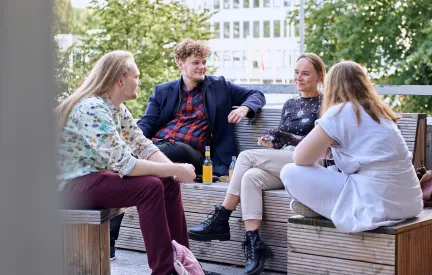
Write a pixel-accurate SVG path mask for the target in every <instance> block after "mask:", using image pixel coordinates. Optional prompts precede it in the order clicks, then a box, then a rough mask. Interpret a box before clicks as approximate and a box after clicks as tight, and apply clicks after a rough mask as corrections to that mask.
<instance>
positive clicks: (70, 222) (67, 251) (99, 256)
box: [58, 208, 127, 275]
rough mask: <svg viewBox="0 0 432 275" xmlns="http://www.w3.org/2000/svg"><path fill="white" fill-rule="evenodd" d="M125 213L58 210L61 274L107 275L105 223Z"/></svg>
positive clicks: (119, 210) (112, 210)
mask: <svg viewBox="0 0 432 275" xmlns="http://www.w3.org/2000/svg"><path fill="white" fill-rule="evenodd" d="M126 209H127V208H119V209H117V208H111V209H101V210H75V209H63V210H58V215H59V218H60V221H61V223H62V224H63V225H62V226H63V261H64V265H63V274H65V275H75V274H83V275H106V274H110V255H109V253H110V252H109V249H110V244H109V220H110V219H111V218H114V217H116V216H118V215H120V214H122V213H124V212H125V211H126Z"/></svg>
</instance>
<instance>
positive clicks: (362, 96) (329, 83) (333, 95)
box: [321, 61, 399, 124]
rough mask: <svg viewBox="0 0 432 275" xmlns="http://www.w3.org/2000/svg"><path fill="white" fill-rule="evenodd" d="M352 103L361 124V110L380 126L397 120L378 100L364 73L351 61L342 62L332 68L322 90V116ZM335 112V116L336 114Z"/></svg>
mask: <svg viewBox="0 0 432 275" xmlns="http://www.w3.org/2000/svg"><path fill="white" fill-rule="evenodd" d="M346 102H351V103H352V105H353V108H354V112H355V114H356V117H357V122H358V123H359V124H360V122H361V117H360V106H362V107H363V109H364V110H365V112H366V113H368V114H369V115H370V116H371V117H372V119H373V120H375V121H376V122H378V123H380V118H381V117H384V118H386V119H388V120H391V121H393V122H396V121H397V120H398V119H399V116H398V115H396V114H395V113H394V112H393V110H392V109H391V108H390V107H389V106H388V105H387V104H386V103H385V102H384V101H383V100H382V99H381V97H380V96H379V95H378V94H377V92H376V91H375V90H374V88H373V86H372V83H371V81H370V80H369V78H368V77H367V75H366V69H365V68H363V67H362V66H360V65H359V64H358V63H355V62H353V61H342V62H339V63H337V64H336V65H334V66H333V67H331V69H330V70H329V72H328V75H327V79H326V82H325V86H324V102H323V105H322V107H321V115H322V114H324V113H325V112H326V111H327V110H328V109H329V108H330V107H332V106H333V105H336V104H340V103H343V105H342V107H341V108H340V110H339V112H340V111H341V110H342V108H343V106H344V105H345V103H346ZM339 112H338V113H339Z"/></svg>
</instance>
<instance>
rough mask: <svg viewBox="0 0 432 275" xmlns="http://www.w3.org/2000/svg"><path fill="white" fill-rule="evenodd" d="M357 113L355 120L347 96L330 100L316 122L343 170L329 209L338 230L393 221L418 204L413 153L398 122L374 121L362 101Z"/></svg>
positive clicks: (414, 210)
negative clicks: (341, 182) (336, 102)
mask: <svg viewBox="0 0 432 275" xmlns="http://www.w3.org/2000/svg"><path fill="white" fill-rule="evenodd" d="M341 108H342V109H341ZM339 111H340V112H339ZM360 115H361V123H360V125H359V124H358V123H357V118H356V115H355V112H354V109H353V105H352V104H351V103H350V102H348V103H346V104H345V106H343V105H342V104H339V105H335V106H332V107H331V108H330V109H329V110H328V111H327V112H326V113H325V114H324V115H323V117H322V118H320V119H319V120H317V122H316V123H317V124H319V125H320V126H321V127H322V128H323V129H324V131H325V132H326V133H327V134H328V135H329V136H330V137H332V138H333V139H334V140H335V141H336V144H333V145H332V146H331V149H332V154H333V158H334V160H335V163H336V166H337V167H338V168H339V169H340V170H341V171H342V172H343V173H344V174H346V175H348V177H347V181H346V183H345V184H344V186H343V188H342V192H341V193H340V195H339V198H338V200H337V201H336V204H335V207H334V209H333V212H332V214H331V220H332V221H333V223H334V224H335V226H336V227H337V228H338V229H339V230H340V231H342V232H359V231H365V230H371V229H374V228H377V227H379V226H388V225H392V224H395V223H397V222H400V221H402V220H404V219H406V218H411V217H414V216H416V215H418V214H419V213H420V212H421V210H422V209H423V201H422V192H421V189H420V184H419V181H418V179H417V176H416V174H415V171H414V167H413V165H412V154H411V152H410V151H409V150H408V147H407V145H406V143H405V140H404V139H403V137H402V135H401V133H400V131H399V129H398V127H397V125H396V124H395V123H393V122H391V121H389V120H387V119H384V118H382V119H381V123H377V122H376V121H374V120H373V119H372V118H371V117H370V116H369V115H368V114H367V113H366V112H365V111H364V109H363V108H362V107H360Z"/></svg>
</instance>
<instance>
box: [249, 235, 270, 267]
mask: <svg viewBox="0 0 432 275" xmlns="http://www.w3.org/2000/svg"><path fill="white" fill-rule="evenodd" d="M243 251H244V253H245V257H246V264H245V269H244V273H245V274H248V275H259V274H261V273H262V272H263V271H264V264H265V261H266V260H267V259H268V258H271V257H272V252H271V251H270V248H269V247H268V246H267V245H266V244H265V243H264V242H263V241H261V239H260V236H259V232H258V230H255V231H247V232H246V236H245V241H244V242H243Z"/></svg>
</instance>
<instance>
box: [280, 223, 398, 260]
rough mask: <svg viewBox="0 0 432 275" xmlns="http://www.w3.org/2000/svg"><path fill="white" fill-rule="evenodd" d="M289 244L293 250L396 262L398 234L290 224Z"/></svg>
mask: <svg viewBox="0 0 432 275" xmlns="http://www.w3.org/2000/svg"><path fill="white" fill-rule="evenodd" d="M287 238H288V247H289V250H290V251H292V252H297V253H305V254H313V255H319V256H326V257H332V258H340V259H347V260H355V261H363V262H371V263H378V264H386V265H394V263H395V253H394V252H395V246H396V240H395V236H394V235H386V234H376V233H367V232H366V233H352V234H347V233H341V232H339V231H338V230H337V229H335V228H321V227H316V226H310V225H303V224H292V223H289V224H288V234H287Z"/></svg>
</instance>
